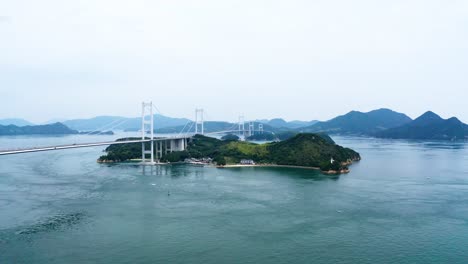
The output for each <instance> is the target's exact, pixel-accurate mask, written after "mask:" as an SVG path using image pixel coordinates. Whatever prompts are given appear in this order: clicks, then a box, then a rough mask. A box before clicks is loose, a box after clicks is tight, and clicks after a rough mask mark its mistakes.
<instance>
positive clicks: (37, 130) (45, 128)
mask: <svg viewBox="0 0 468 264" xmlns="http://www.w3.org/2000/svg"><path fill="white" fill-rule="evenodd" d="M70 134H78V131H76V130H73V129H70V128H69V127H67V126H65V125H64V124H62V123H54V124H48V125H38V126H15V125H8V126H3V125H0V136H4V135H5V136H11V135H70Z"/></svg>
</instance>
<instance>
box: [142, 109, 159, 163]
mask: <svg viewBox="0 0 468 264" xmlns="http://www.w3.org/2000/svg"><path fill="white" fill-rule="evenodd" d="M148 117H149V118H148ZM148 130H149V131H148ZM147 135H149V139H150V140H151V141H150V142H149V144H150V149H149V150H147V149H146V142H142V143H141V162H142V163H143V164H148V165H152V164H156V162H155V161H154V115H153V102H149V103H145V102H143V103H142V104H141V140H145V139H146V137H147ZM147 154H149V155H150V161H147V160H146V158H147V157H146V155H147Z"/></svg>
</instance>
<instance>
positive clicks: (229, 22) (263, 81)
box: [0, 0, 468, 122]
mask: <svg viewBox="0 0 468 264" xmlns="http://www.w3.org/2000/svg"><path fill="white" fill-rule="evenodd" d="M150 100H152V101H153V102H154V103H155V104H156V105H157V107H158V108H159V109H160V111H161V112H162V113H163V114H165V115H169V116H173V117H189V118H192V117H193V115H194V109H195V108H196V107H203V108H204V109H205V110H206V112H207V117H206V118H207V119H211V120H214V119H224V120H231V121H234V120H236V119H237V116H238V115H239V114H240V113H243V114H244V115H245V117H246V119H257V118H273V117H283V118H285V119H287V120H292V119H302V120H312V119H320V120H326V119H329V118H332V117H334V116H336V115H339V114H343V113H346V112H348V111H350V110H360V111H368V110H372V109H375V108H381V107H386V108H391V109H394V110H396V111H399V112H404V113H407V114H408V115H409V116H411V117H413V118H414V117H417V116H418V115H420V114H422V113H423V112H425V111H426V110H429V109H430V110H433V111H435V112H437V113H439V114H441V115H442V116H443V117H445V118H447V117H451V116H458V117H459V118H460V119H461V120H462V121H465V122H468V108H467V105H468V104H467V102H468V1H466V0H461V1H456V0H454V1H451V0H440V1H434V0H419V1H416V0H392V1H376V0H367V1H365V0H353V1H349V0H323V1H315V0H304V1H296V0H287V1H286V0H283V1H274V0H265V1H256V0H248V1H247V0H246V1H243V0H237V1H220V0H204V1H178V0H166V1H155V0H149V1H140V0H127V1H117V0H86V1H84V0H83V1H78V0H74V1H63V0H41V1H35V0H29V1H24V0H14V1H13V0H11V1H8V0H0V118H6V117H20V118H26V119H28V120H31V121H34V122H42V121H46V120H49V119H52V118H81V117H92V116H96V115H104V114H105V115H123V116H138V115H139V114H140V104H141V101H150Z"/></svg>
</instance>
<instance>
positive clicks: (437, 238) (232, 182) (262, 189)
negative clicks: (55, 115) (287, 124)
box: [0, 136, 468, 264]
mask: <svg viewBox="0 0 468 264" xmlns="http://www.w3.org/2000/svg"><path fill="white" fill-rule="evenodd" d="M109 138H116V137H115V136H114V137H109V136H66V137H0V149H5V148H14V147H21V146H31V145H35V146H39V145H48V144H50V143H55V144H63V143H67V142H93V141H96V140H107V139H109ZM334 139H335V140H336V141H337V142H338V143H339V144H341V145H344V146H347V147H351V148H353V149H355V150H357V151H359V152H360V153H361V155H362V158H363V160H362V161H361V162H360V163H357V164H355V165H353V166H352V167H351V170H352V171H351V173H349V174H347V175H341V176H325V175H322V174H320V173H319V172H317V171H312V170H302V169H278V168H235V169H216V168H200V167H190V166H185V165H179V166H161V167H140V166H135V165H123V164H122V165H101V164H97V163H96V159H97V158H98V157H99V155H102V150H103V148H101V147H99V148H84V149H75V150H62V151H55V152H43V153H31V154H23V155H12V156H3V157H0V263H213V264H215V263H216V264H218V263H256V264H258V263H369V264H370V263H372V264H374V263H379V264H382V263H408V264H409V263H411V264H414V263H421V264H428V263H450V264H455V263H463V264H466V263H468V148H467V147H468V145H467V144H464V143H441V142H432V143H427V142H415V141H411V142H408V141H386V140H376V139H365V138H344V137H335V138H334Z"/></svg>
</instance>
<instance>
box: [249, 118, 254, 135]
mask: <svg viewBox="0 0 468 264" xmlns="http://www.w3.org/2000/svg"><path fill="white" fill-rule="evenodd" d="M254 132H255V125H254V122H252V121H250V122H249V137H250V136H253V135H254Z"/></svg>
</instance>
